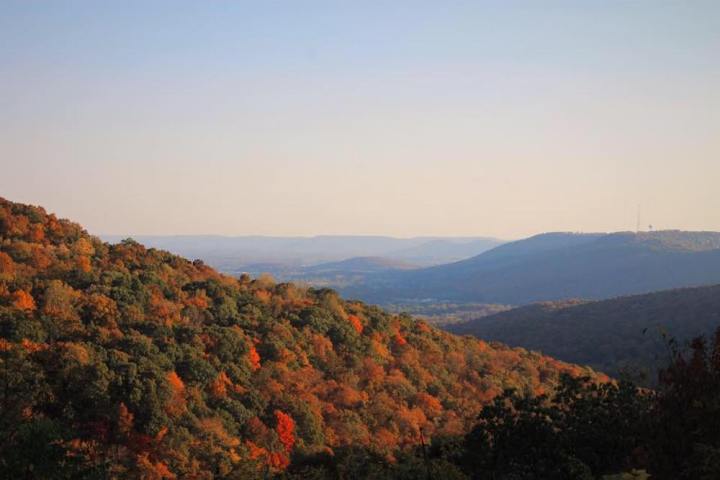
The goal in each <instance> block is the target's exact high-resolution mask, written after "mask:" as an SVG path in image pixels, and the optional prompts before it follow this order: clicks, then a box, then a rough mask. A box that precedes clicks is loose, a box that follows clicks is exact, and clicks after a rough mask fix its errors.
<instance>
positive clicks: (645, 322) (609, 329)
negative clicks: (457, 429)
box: [447, 285, 720, 378]
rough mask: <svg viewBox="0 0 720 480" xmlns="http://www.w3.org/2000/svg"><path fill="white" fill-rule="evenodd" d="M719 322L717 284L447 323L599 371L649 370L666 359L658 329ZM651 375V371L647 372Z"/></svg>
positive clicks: (671, 331) (684, 331)
mask: <svg viewBox="0 0 720 480" xmlns="http://www.w3.org/2000/svg"><path fill="white" fill-rule="evenodd" d="M718 327H720V285H716V286H708V287H698V288H684V289H677V290H668V291H662V292H656V293H650V294H645V295H635V296H629V297H620V298H613V299H610V300H603V301H597V302H582V301H578V300H575V301H564V302H555V303H551V302H546V303H540V304H535V305H529V306H525V307H520V308H516V309H514V310H509V311H506V312H501V313H498V314H495V315H490V316H487V317H484V318H480V319H477V320H473V321H470V322H466V323H459V324H454V325H450V326H448V328H447V330H449V331H451V332H454V333H457V334H470V335H475V336H477V337H479V338H483V339H484V340H487V341H492V340H494V341H499V342H505V343H508V344H510V345H519V346H522V347H524V348H527V349H531V350H538V351H541V352H543V353H544V354H547V355H551V356H553V357H556V358H559V359H562V360H565V361H568V362H574V363H580V364H582V365H590V366H592V367H593V368H597V369H600V370H602V371H605V372H608V373H611V374H617V373H619V372H620V371H621V370H623V369H624V368H630V369H638V368H640V369H643V370H646V371H652V370H653V368H654V366H656V365H658V364H665V363H666V360H667V355H668V346H667V345H666V343H665V341H664V340H663V338H662V334H663V333H664V334H666V335H668V337H672V338H674V339H675V340H676V341H678V342H683V341H685V340H688V339H690V338H694V337H696V336H698V335H710V334H712V333H713V332H714V331H715V329H717V328H718ZM651 378H654V376H652V375H651Z"/></svg>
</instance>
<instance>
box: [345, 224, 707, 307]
mask: <svg viewBox="0 0 720 480" xmlns="http://www.w3.org/2000/svg"><path fill="white" fill-rule="evenodd" d="M713 283H720V233H716V232H680V231H662V232H646V233H627V232H625V233H613V234H562V233H554V234H543V235H538V236H535V237H531V238H529V239H526V240H521V241H517V242H512V243H508V244H505V245H501V246H499V247H497V248H495V249H493V250H490V251H488V252H485V253H483V254H480V255H478V256H476V257H473V258H470V259H467V260H463V261H460V262H456V263H452V264H448V265H440V266H436V267H431V268H425V269H420V270H415V271H410V272H392V273H390V274H382V275H376V276H374V277H370V278H368V281H367V282H365V283H364V284H362V285H354V286H350V287H348V288H347V289H344V290H342V291H343V293H344V294H345V295H346V296H351V297H353V298H361V299H363V300H367V301H372V302H375V303H393V302H398V303H400V302H407V301H408V300H409V299H435V300H439V301H456V302H478V303H503V304H513V305H522V304H527V303H531V302H537V301H544V300H561V299H566V298H576V297H580V298H588V299H602V298H609V297H613V296H619V295H630V294H638V293H646V292H650V291H655V290H662V289H670V288H678V287H689V286H700V285H707V284H713Z"/></svg>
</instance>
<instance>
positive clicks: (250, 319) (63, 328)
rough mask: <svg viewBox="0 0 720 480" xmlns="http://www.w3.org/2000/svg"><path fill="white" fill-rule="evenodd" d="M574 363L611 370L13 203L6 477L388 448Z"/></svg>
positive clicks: (3, 284) (0, 442) (1, 274)
mask: <svg viewBox="0 0 720 480" xmlns="http://www.w3.org/2000/svg"><path fill="white" fill-rule="evenodd" d="M562 373H569V374H571V375H573V376H577V375H587V376H589V377H590V378H593V379H603V378H604V377H602V376H599V375H596V374H595V373H594V372H593V371H591V370H589V369H586V368H581V367H578V366H574V365H570V364H566V363H562V362H559V361H556V360H553V359H551V358H548V357H544V356H541V355H539V354H536V353H531V352H528V351H526V350H523V349H517V348H509V347H505V346H502V345H497V344H493V345H490V344H488V343H485V342H483V341H479V340H475V339H472V338H461V337H456V336H453V335H451V334H448V333H445V332H442V331H439V330H437V329H435V328H432V327H430V326H428V325H427V324H426V323H424V322H421V321H415V320H413V319H412V318H411V317H409V316H403V315H391V314H388V313H386V312H384V311H382V310H380V309H378V308H375V307H371V306H368V305H365V304H363V303H359V302H347V301H343V300H342V299H340V298H339V297H338V296H337V295H336V294H335V293H334V292H333V291H331V290H326V289H320V290H312V289H311V290H304V289H301V288H299V287H297V286H295V285H292V284H278V285H276V284H273V283H272V282H271V281H270V280H268V279H257V280H252V279H250V278H249V277H247V276H244V277H242V278H239V279H238V278H233V277H229V276H224V275H221V274H219V273H217V272H216V271H215V270H213V269H211V268H209V267H207V266H205V265H204V264H203V263H202V262H200V261H194V262H191V261H188V260H185V259H183V258H180V257H178V256H174V255H172V254H169V253H167V252H163V251H159V250H154V249H146V248H145V247H143V246H142V245H140V244H138V243H136V242H134V241H132V240H128V241H124V242H121V243H119V244H117V245H110V244H107V243H104V242H102V241H100V240H99V239H98V238H95V237H92V236H89V235H88V234H87V233H86V232H85V231H84V230H83V229H82V228H81V227H80V226H78V225H76V224H74V223H71V222H69V221H66V220H59V219H58V218H56V217H55V216H54V215H49V214H47V213H46V212H45V211H44V210H43V209H41V208H38V207H32V206H27V205H21V204H17V203H12V202H9V201H6V200H2V199H0V404H1V405H2V409H1V410H0V472H2V474H3V476H4V477H5V478H38V479H40V478H42V479H47V478H147V479H163V478H184V479H188V478H189V479H210V478H254V477H255V476H260V475H262V476H265V477H267V476H268V475H270V474H272V473H276V472H280V471H282V470H283V469H285V468H286V467H287V466H288V464H289V463H290V461H291V459H295V458H302V457H303V456H307V455H311V454H321V453H323V452H324V453H325V454H332V453H333V452H335V451H341V450H342V449H343V448H346V447H349V446H352V447H353V448H355V447H357V448H368V449H372V450H373V451H374V452H378V455H380V456H381V458H384V459H385V460H388V459H390V460H391V459H392V458H394V457H395V456H396V455H398V454H399V452H402V451H403V450H406V449H408V448H411V447H412V446H414V445H417V444H418V443H419V442H421V439H424V440H425V441H431V439H433V438H435V437H440V436H446V435H461V434H464V433H466V432H467V431H468V430H469V429H470V427H471V426H472V425H473V424H474V423H475V419H476V417H477V415H478V413H479V412H480V411H481V408H482V407H483V405H487V404H488V403H489V402H491V401H492V399H493V398H494V397H495V396H497V395H498V394H500V393H501V392H503V390H505V389H508V388H513V389H517V391H519V392H524V393H526V394H529V395H533V394H542V393H543V392H550V391H552V390H553V388H554V387H555V385H557V383H558V379H559V376H560V375H561V374H562ZM351 478H352V477H351Z"/></svg>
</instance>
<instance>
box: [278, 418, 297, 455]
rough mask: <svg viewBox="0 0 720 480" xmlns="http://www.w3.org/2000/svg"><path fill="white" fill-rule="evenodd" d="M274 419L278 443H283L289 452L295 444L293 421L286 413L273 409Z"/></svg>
mask: <svg viewBox="0 0 720 480" xmlns="http://www.w3.org/2000/svg"><path fill="white" fill-rule="evenodd" d="M275 420H276V421H277V426H276V427H275V431H276V432H277V434H278V438H279V439H280V443H282V444H283V446H284V447H285V450H286V451H287V452H288V453H289V452H290V451H291V450H292V447H293V445H294V444H295V421H294V420H293V419H292V417H291V416H290V415H288V414H287V413H283V412H281V411H280V410H275Z"/></svg>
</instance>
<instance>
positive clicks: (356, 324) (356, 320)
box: [348, 315, 363, 333]
mask: <svg viewBox="0 0 720 480" xmlns="http://www.w3.org/2000/svg"><path fill="white" fill-rule="evenodd" d="M348 321H349V322H350V323H351V324H352V326H353V328H354V329H355V331H356V332H357V333H362V331H363V324H362V322H361V321H360V317H358V316H357V315H348Z"/></svg>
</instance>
